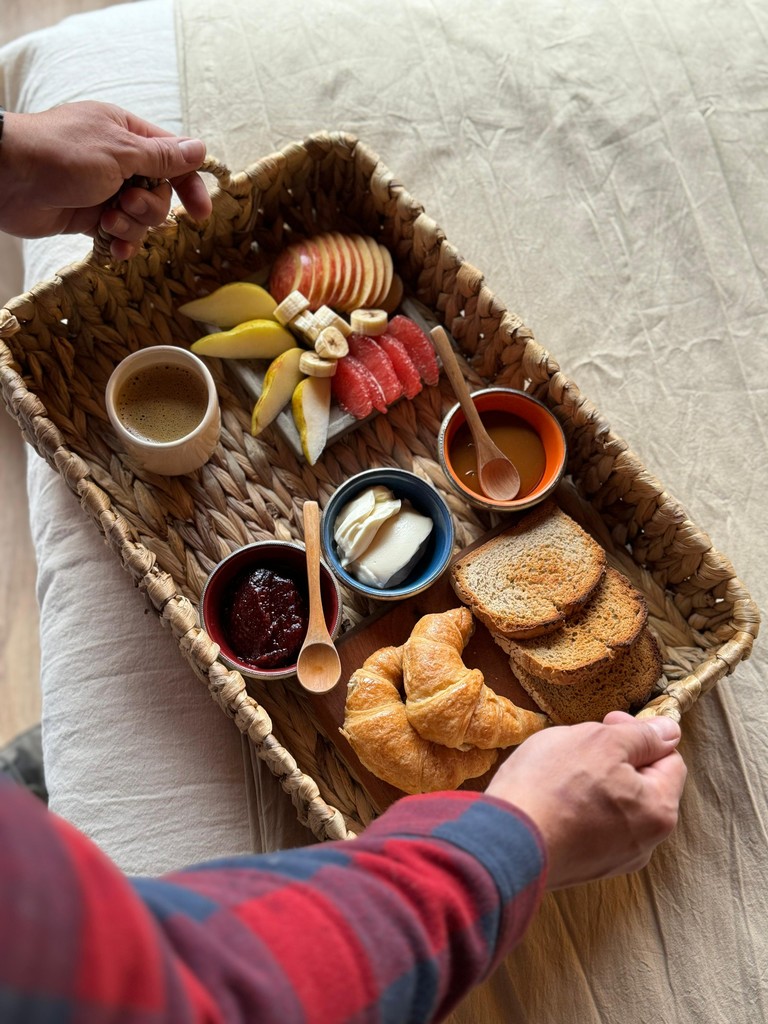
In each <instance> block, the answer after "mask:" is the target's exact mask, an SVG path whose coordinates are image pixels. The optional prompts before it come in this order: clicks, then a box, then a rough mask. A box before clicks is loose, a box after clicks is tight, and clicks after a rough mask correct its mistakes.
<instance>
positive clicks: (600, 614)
mask: <svg viewBox="0 0 768 1024" xmlns="http://www.w3.org/2000/svg"><path fill="white" fill-rule="evenodd" d="M647 619H648V606H647V605H646V603H645V598H644V597H643V595H642V594H641V593H640V591H639V590H638V589H637V588H636V587H634V586H633V585H632V584H631V583H630V581H629V580H628V579H627V577H626V576H625V575H624V574H623V573H621V572H618V571H617V570H616V569H612V568H610V567H609V568H607V569H606V572H605V576H604V577H603V579H602V582H601V583H600V585H599V586H598V587H597V588H596V589H595V591H594V593H593V594H592V596H591V597H590V599H589V600H588V601H587V603H586V604H585V605H583V607H581V608H579V609H578V611H575V612H574V613H573V615H570V616H569V617H568V618H567V619H566V620H565V621H564V622H563V624H562V625H561V626H560V627H559V628H558V629H556V630H555V631H554V632H552V633H548V634H547V635H546V636H540V637H537V638H534V639H533V640H511V639H509V637H497V643H499V644H500V646H501V647H503V649H504V650H505V651H506V652H507V654H509V656H510V658H511V661H512V664H513V665H516V666H519V667H520V668H522V669H524V670H525V671H526V672H528V673H529V674H530V675H534V676H537V677H538V678H539V679H543V680H545V681H546V682H548V683H551V684H552V685H555V686H570V685H572V684H573V683H579V682H586V681H587V680H588V679H589V678H590V676H591V675H592V673H593V672H594V671H595V669H597V668H600V667H601V666H604V665H606V664H607V663H608V662H610V661H611V659H612V658H613V657H614V656H615V655H616V653H617V652H620V651H622V650H623V649H624V648H626V647H629V646H630V645H631V644H633V643H634V642H635V640H636V639H637V638H638V636H639V635H640V631H641V630H642V628H643V626H645V623H646V621H647Z"/></svg>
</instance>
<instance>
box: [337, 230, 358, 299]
mask: <svg viewBox="0 0 768 1024" xmlns="http://www.w3.org/2000/svg"><path fill="white" fill-rule="evenodd" d="M337 237H338V238H339V239H340V243H341V244H342V245H345V246H346V248H347V258H348V260H349V274H348V276H347V281H346V287H345V289H344V291H343V293H342V294H341V295H340V296H339V298H338V308H339V309H340V310H343V311H344V312H345V313H349V312H350V311H351V310H353V309H357V303H356V301H355V299H356V296H357V294H358V292H359V290H360V282H361V280H362V277H363V263H362V260H361V258H360V254H359V252H358V248H357V246H356V245H355V243H354V241H353V236H352V235H342V234H339V235H337Z"/></svg>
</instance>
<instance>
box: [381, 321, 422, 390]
mask: <svg viewBox="0 0 768 1024" xmlns="http://www.w3.org/2000/svg"><path fill="white" fill-rule="evenodd" d="M376 341H377V343H378V345H379V346H380V347H381V348H382V349H383V350H384V352H386V353H387V355H388V356H389V359H390V362H391V363H392V366H393V367H394V370H395V373H396V374H397V376H398V377H399V378H400V383H401V384H402V385H403V393H404V394H405V397H406V398H415V397H416V395H418V393H419V392H420V391H421V388H422V384H421V374H420V373H419V371H418V370H417V369H416V364H415V363H414V362H413V360H412V359H411V357H410V356H409V355H408V350H407V348H406V347H405V345H404V344H403V343H402V341H398V339H397V338H396V337H395V336H394V335H392V334H387V333H384V334H380V335H379V336H378V338H377V339H376Z"/></svg>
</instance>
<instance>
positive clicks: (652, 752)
mask: <svg viewBox="0 0 768 1024" xmlns="http://www.w3.org/2000/svg"><path fill="white" fill-rule="evenodd" d="M603 723H604V724H605V725H609V726H611V733H612V736H613V738H614V739H619V740H620V741H621V743H622V745H623V747H624V750H625V754H626V759H627V761H628V762H629V763H630V764H631V765H633V766H634V767H635V768H641V767H643V766H645V765H650V764H653V763H654V762H655V761H657V760H659V759H660V758H662V757H665V756H666V755H667V754H669V753H670V752H671V751H672V750H674V749H675V748H676V747H677V745H678V743H679V742H680V736H681V733H680V726H679V725H678V724H677V722H675V721H674V720H673V719H671V718H666V717H662V716H658V717H656V718H644V719H637V718H633V717H632V716H631V715H628V714H625V713H624V712H622V711H611V712H610V713H609V714H607V715H606V716H605V718H604V719H603Z"/></svg>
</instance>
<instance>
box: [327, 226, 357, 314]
mask: <svg viewBox="0 0 768 1024" xmlns="http://www.w3.org/2000/svg"><path fill="white" fill-rule="evenodd" d="M324 242H325V247H326V250H327V251H328V253H329V254H330V258H331V262H332V264H333V276H332V279H331V280H330V281H329V284H328V291H327V292H326V296H325V304H326V305H328V306H330V307H331V308H332V309H339V308H341V307H340V306H339V303H340V301H341V298H342V296H343V295H344V294H345V293H346V291H347V289H348V287H349V278H350V275H351V273H352V257H351V255H350V254H349V250H348V247H347V242H346V239H345V238H344V236H343V235H341V234H339V232H338V231H329V232H328V233H327V234H326V235H325V236H324Z"/></svg>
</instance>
